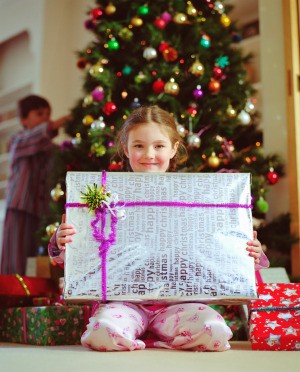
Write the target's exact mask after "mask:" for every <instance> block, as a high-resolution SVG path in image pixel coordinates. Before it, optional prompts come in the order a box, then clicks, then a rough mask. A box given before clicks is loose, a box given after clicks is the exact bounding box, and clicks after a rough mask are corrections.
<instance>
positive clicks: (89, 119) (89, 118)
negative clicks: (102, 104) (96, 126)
mask: <svg viewBox="0 0 300 372" xmlns="http://www.w3.org/2000/svg"><path fill="white" fill-rule="evenodd" d="M93 121H94V118H93V117H92V115H85V117H84V118H83V119H82V123H83V124H84V125H87V126H89V125H91V124H92V123H93Z"/></svg>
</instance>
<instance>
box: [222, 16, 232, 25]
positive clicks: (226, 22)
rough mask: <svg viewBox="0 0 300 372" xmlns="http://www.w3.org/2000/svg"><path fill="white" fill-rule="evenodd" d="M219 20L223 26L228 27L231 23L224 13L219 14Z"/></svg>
mask: <svg viewBox="0 0 300 372" xmlns="http://www.w3.org/2000/svg"><path fill="white" fill-rule="evenodd" d="M220 21H221V23H222V25H223V26H224V27H229V26H230V24H231V20H230V18H229V17H228V16H227V15H226V14H222V15H221V18H220Z"/></svg>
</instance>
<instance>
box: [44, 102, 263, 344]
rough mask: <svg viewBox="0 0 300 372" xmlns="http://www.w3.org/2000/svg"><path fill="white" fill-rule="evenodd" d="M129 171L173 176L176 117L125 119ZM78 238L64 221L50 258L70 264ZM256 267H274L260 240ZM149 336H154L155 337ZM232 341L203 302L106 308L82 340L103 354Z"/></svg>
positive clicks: (254, 247) (153, 109) (159, 113)
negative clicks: (68, 254) (70, 249)
mask: <svg viewBox="0 0 300 372" xmlns="http://www.w3.org/2000/svg"><path fill="white" fill-rule="evenodd" d="M117 143H118V150H119V153H120V155H121V156H122V158H123V164H124V169H127V170H130V171H133V172H167V171H174V170H175V169H176V163H177V157H178V154H179V151H178V149H179V148H180V147H182V146H183V145H182V143H181V137H180V135H179V134H178V132H177V129H176V124H175V121H174V119H173V117H172V116H171V115H170V114H169V113H167V112H166V111H164V110H162V109H160V108H159V107H157V106H150V107H140V108H138V109H137V110H135V111H134V112H133V113H132V114H131V115H130V116H129V117H128V118H127V120H126V121H125V123H124V125H123V127H122V129H121V132H120V134H119V138H118V142H117ZM73 234H75V229H74V227H73V226H72V225H70V224H67V223H65V222H64V220H63V222H62V224H61V225H60V226H59V228H58V229H57V232H56V234H54V235H53V238H52V239H51V242H50V245H49V254H50V256H56V258H54V259H56V261H57V262H58V263H62V262H63V260H64V249H65V244H66V243H69V242H71V241H72V237H71V235H73ZM245 249H246V250H247V251H249V255H250V256H252V257H253V259H254V263H255V265H256V268H257V269H259V268H261V267H267V266H268V259H267V258H266V256H265V255H264V253H263V252H262V248H261V244H260V242H259V241H258V240H257V238H256V232H254V238H253V240H252V241H250V242H248V243H247V247H245ZM149 335H150V336H151V337H149ZM231 337H232V332H231V330H230V328H229V327H228V326H227V325H226V323H225V320H224V319H223V318H222V317H221V315H219V313H217V312H216V311H215V310H213V309H212V308H211V307H209V306H207V305H204V304H201V303H177V304H173V305H168V306H163V305H151V306H150V305H137V304H132V303H127V302H110V303H107V304H100V305H98V308H97V309H96V311H95V312H94V314H93V316H92V317H91V318H90V320H89V324H88V326H87V330H86V331H85V332H84V334H83V335H82V338H81V342H82V345H83V346H86V347H89V348H91V349H94V350H98V351H113V350H141V349H144V348H145V347H157V348H159V347H160V348H169V349H181V350H194V351H225V350H228V349H230V345H229V342H228V341H229V340H230V338H231Z"/></svg>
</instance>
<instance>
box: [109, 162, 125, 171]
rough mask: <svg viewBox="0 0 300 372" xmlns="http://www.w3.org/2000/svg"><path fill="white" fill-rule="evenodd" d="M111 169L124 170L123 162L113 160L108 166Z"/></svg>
mask: <svg viewBox="0 0 300 372" xmlns="http://www.w3.org/2000/svg"><path fill="white" fill-rule="evenodd" d="M108 170H109V171H112V172H113V171H115V172H120V171H121V170H122V162H120V161H119V162H118V163H116V162H115V161H113V162H112V163H111V164H110V165H109V166H108Z"/></svg>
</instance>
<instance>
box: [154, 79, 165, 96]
mask: <svg viewBox="0 0 300 372" xmlns="http://www.w3.org/2000/svg"><path fill="white" fill-rule="evenodd" d="M152 89H153V92H154V93H156V94H160V93H163V92H164V91H165V82H164V81H162V80H161V79H158V80H155V82H154V83H153V84H152Z"/></svg>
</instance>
